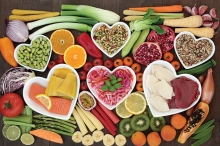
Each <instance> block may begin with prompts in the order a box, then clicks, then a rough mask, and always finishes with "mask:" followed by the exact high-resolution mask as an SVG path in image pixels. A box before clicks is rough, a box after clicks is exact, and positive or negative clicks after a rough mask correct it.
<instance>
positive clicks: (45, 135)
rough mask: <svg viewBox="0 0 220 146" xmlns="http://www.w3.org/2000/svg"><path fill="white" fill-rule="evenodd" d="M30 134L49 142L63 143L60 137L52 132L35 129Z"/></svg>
mask: <svg viewBox="0 0 220 146" xmlns="http://www.w3.org/2000/svg"><path fill="white" fill-rule="evenodd" d="M30 134H32V135H34V136H37V137H40V138H43V139H45V140H48V141H51V142H56V143H60V144H62V143H63V139H62V137H61V136H60V135H59V134H57V133H55V132H52V131H48V130H43V129H36V130H32V131H30Z"/></svg>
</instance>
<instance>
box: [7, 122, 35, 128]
mask: <svg viewBox="0 0 220 146" xmlns="http://www.w3.org/2000/svg"><path fill="white" fill-rule="evenodd" d="M4 124H5V125H6V124H8V125H20V126H28V127H33V128H34V127H35V125H34V124H28V123H24V122H17V121H4Z"/></svg>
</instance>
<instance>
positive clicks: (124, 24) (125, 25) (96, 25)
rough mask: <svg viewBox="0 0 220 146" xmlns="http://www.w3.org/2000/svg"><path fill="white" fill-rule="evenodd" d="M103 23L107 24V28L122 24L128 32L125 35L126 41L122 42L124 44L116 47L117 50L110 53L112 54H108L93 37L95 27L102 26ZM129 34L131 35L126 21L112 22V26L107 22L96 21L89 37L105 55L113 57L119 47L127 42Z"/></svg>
mask: <svg viewBox="0 0 220 146" xmlns="http://www.w3.org/2000/svg"><path fill="white" fill-rule="evenodd" d="M103 25H105V26H107V27H108V28H109V29H110V28H112V27H114V26H116V25H123V26H124V27H125V28H126V30H127V32H128V36H127V39H126V41H125V42H124V44H123V45H122V46H121V47H120V48H118V49H117V51H115V52H114V53H112V54H109V53H108V52H107V51H105V50H104V49H103V48H102V47H101V46H100V45H99V44H98V43H97V42H96V41H95V39H94V31H95V30H96V29H98V28H100V27H101V26H103ZM130 36H131V31H130V28H129V26H128V25H127V24H126V23H124V22H116V23H114V24H113V25H112V26H109V25H108V24H106V23H104V22H99V23H96V24H95V25H94V26H93V27H92V31H91V38H92V41H93V42H94V44H95V45H96V46H97V47H98V48H99V49H100V50H101V51H102V52H103V53H104V54H105V55H107V56H108V57H110V58H112V57H114V56H115V55H116V54H117V53H118V52H119V51H121V49H122V48H123V47H124V46H125V45H126V44H127V42H128V40H129V39H130Z"/></svg>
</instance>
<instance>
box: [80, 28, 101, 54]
mask: <svg viewBox="0 0 220 146" xmlns="http://www.w3.org/2000/svg"><path fill="white" fill-rule="evenodd" d="M77 42H78V43H79V45H81V46H82V47H83V48H84V49H85V50H86V52H87V53H88V54H89V55H91V56H92V57H94V58H102V52H101V51H100V49H99V48H98V47H97V46H96V45H95V44H94V42H93V41H92V39H91V37H90V36H89V34H88V33H86V32H84V33H82V34H80V35H79V36H78V37H77Z"/></svg>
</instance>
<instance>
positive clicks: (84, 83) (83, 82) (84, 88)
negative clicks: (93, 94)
mask: <svg viewBox="0 0 220 146" xmlns="http://www.w3.org/2000/svg"><path fill="white" fill-rule="evenodd" d="M80 90H88V86H87V83H86V81H82V82H80Z"/></svg>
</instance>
